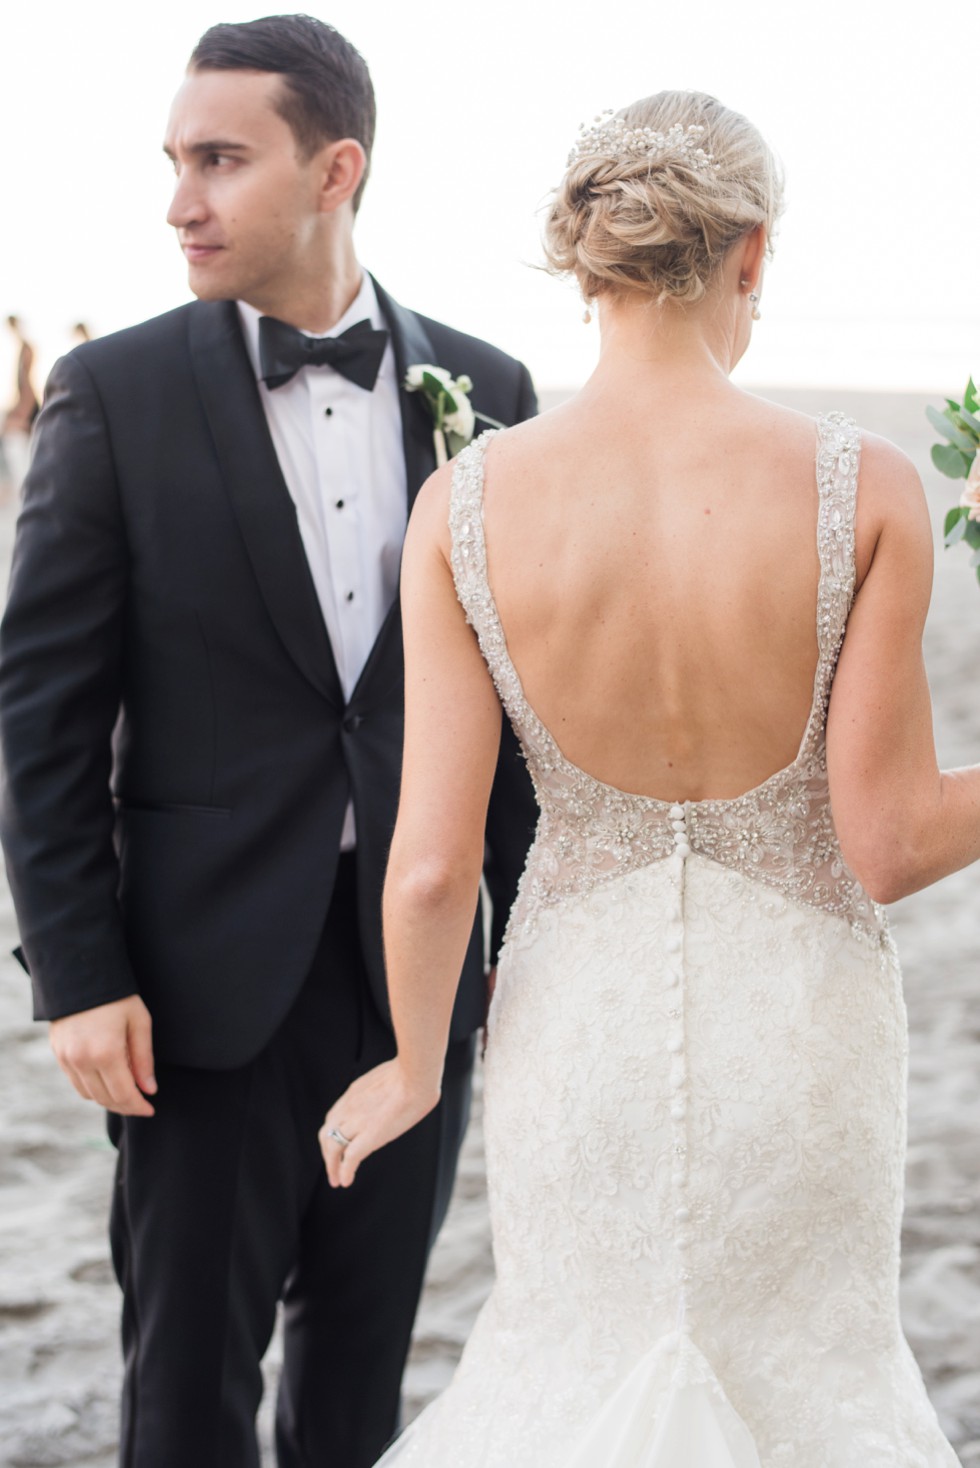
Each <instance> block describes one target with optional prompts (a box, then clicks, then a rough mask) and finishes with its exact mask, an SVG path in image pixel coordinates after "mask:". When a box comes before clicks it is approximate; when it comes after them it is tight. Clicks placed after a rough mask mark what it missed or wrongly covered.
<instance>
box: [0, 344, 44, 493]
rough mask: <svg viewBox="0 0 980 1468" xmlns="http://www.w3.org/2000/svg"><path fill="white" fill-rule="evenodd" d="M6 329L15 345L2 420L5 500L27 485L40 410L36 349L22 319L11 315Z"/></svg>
mask: <svg viewBox="0 0 980 1468" xmlns="http://www.w3.org/2000/svg"><path fill="white" fill-rule="evenodd" d="M7 326H8V329H9V330H10V332H11V333H12V335H13V337H14V341H15V342H16V353H17V356H16V368H15V373H14V390H13V396H12V400H11V404H10V407H9V408H8V409H7V411H6V413H5V414H4V418H3V432H2V440H3V464H2V465H0V474H4V475H5V482H4V497H9V496H10V495H16V494H18V493H19V491H20V487H21V485H22V484H23V482H24V475H25V474H26V473H27V465H28V463H29V462H30V445H31V429H32V428H33V426H34V420H35V418H36V417H37V415H38V412H39V411H40V402H39V400H38V395H37V392H36V391H35V388H34V380H33V377H34V348H33V346H32V345H31V343H30V342H29V341H28V339H27V337H26V335H25V333H24V327H23V324H22V322H21V320H20V317H19V316H8V317H7Z"/></svg>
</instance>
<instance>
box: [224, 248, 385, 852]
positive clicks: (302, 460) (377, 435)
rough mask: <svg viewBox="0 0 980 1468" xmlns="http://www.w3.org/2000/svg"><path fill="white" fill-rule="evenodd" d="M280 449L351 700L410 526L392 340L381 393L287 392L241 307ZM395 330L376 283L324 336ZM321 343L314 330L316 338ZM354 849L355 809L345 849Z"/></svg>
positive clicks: (326, 384) (307, 383)
mask: <svg viewBox="0 0 980 1468" xmlns="http://www.w3.org/2000/svg"><path fill="white" fill-rule="evenodd" d="M238 310H239V314H240V316H241V322H242V329H243V331H244V334H245V344H246V347H247V349H248V354H249V357H250V358H251V362H252V366H253V368H254V371H255V375H256V378H257V379H258V387H259V396H260V398H261V399H262V406H263V408H264V409H265V416H266V421H267V422H268V424H269V432H270V433H271V435H272V443H273V446H274V448H275V451H276V456H277V457H278V459H279V465H280V468H281V469H282V473H283V478H284V479H285V481H286V488H287V489H288V490H289V493H290V495H291V497H292V500H293V503H294V504H295V506H296V514H297V518H298V521H299V529H300V535H301V536H302V539H303V548H304V550H305V551H306V559H307V561H308V562H309V566H310V573H311V575H312V577H313V585H314V586H315V588H316V594H317V598H318V600H319V602H320V609H321V611H322V613H323V620H324V622H325V623H326V628H327V633H328V635H329V637H330V643H331V646H332V648H333V654H334V659H335V661H336V664H337V672H338V674H339V677H340V683H341V687H342V688H343V691H344V697H345V698H346V699H348V700H349V699H350V696H351V694H352V693H353V691H354V688H355V686H356V684H357V680H358V677H359V676H360V673H361V670H362V668H363V667H364V664H365V663H366V662H367V659H368V655H369V654H370V652H371V649H372V647H373V646H374V643H375V640H376V638H377V636H378V633H379V632H380V630H381V625H382V623H383V622H384V619H385V616H386V614H387V612H388V609H389V607H390V606H391V604H392V602H393V601H394V599H395V597H396V595H397V593H398V570H399V565H400V562H401V553H402V543H403V541H404V539H405V527H406V523H407V519H408V498H407V495H408V489H407V483H406V478H405V450H404V445H403V442H402V421H401V407H400V404H399V398H398V380H397V375H396V368H395V354H394V350H393V349H392V345H391V342H390V341H389V343H388V345H387V347H386V348H385V354H384V357H383V358H382V361H381V370H380V372H379V373H378V380H377V383H376V384H375V387H374V391H373V392H366V391H365V390H364V388H362V387H358V386H357V384H356V383H353V382H349V381H348V380H347V378H346V377H343V376H342V375H341V374H340V373H339V372H337V371H336V370H335V369H334V368H333V367H330V366H324V367H303V368H301V369H300V371H299V372H297V374H296V376H295V377H293V378H291V380H290V381H289V382H287V383H285V384H284V385H283V386H282V387H277V388H275V389H274V390H270V389H269V388H268V387H266V385H265V383H264V382H263V381H262V380H261V367H260V364H259V320H260V313H259V312H258V311H256V309H255V307H254V306H249V305H248V304H247V303H246V302H245V301H239V302H238ZM364 320H368V321H370V323H371V325H372V326H373V327H376V328H380V329H382V330H387V325H388V324H387V322H386V321H385V319H384V317H383V316H382V314H381V308H380V307H379V305H378V298H377V295H376V294H375V290H374V285H373V282H372V281H371V278H370V276H369V275H368V274H367V273H366V272H365V274H364V277H363V280H362V282H361V289H360V290H359V292H358V294H357V297H356V299H355V300H354V303H353V304H352V305H351V307H350V308H349V310H347V311H346V312H345V313H344V315H343V316H342V317H341V319H340V320H339V321H338V322H337V324H336V325H335V326H334V327H333V328H332V329H331V330H330V331H328V332H323V333H320V335H322V336H339V335H340V334H341V332H343V331H346V330H347V328H348V327H349V326H353V325H354V323H355V322H358V321H364ZM306 335H308V336H314V335H315V333H313V332H307V333H306ZM353 845H354V815H353V810H352V809H351V807H350V806H348V809H347V817H346V820H345V823H344V833H343V836H342V838H341V849H342V850H349V849H350V848H351V847H353Z"/></svg>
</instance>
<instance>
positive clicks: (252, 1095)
mask: <svg viewBox="0 0 980 1468" xmlns="http://www.w3.org/2000/svg"><path fill="white" fill-rule="evenodd" d="M355 899H356V890H355V878H354V863H353V859H352V858H348V857H344V858H342V859H341V872H340V874H339V876H338V881H337V888H336V891H335V895H334V899H333V902H332V904H331V909H330V913H329V915H328V918H327V921H326V924H325V927H324V932H323V936H322V939H321V942H320V946H319V949H318V952H317V955H316V959H315V961H314V963H313V966H312V968H311V971H310V974H309V977H308V979H307V981H306V983H305V985H304V988H303V990H302V991H301V993H300V995H299V997H298V999H297V1001H296V1003H295V1005H294V1006H293V1008H292V1010H291V1011H290V1013H289V1016H288V1017H287V1019H286V1021H285V1022H284V1024H283V1025H282V1027H281V1029H280V1030H279V1031H278V1033H277V1034H276V1035H275V1037H274V1038H273V1039H272V1041H271V1042H270V1043H269V1045H268V1046H267V1047H266V1049H265V1050H264V1051H263V1052H262V1053H261V1054H260V1055H259V1056H258V1058H257V1059H255V1060H254V1061H252V1062H251V1063H250V1064H249V1065H246V1066H242V1067H241V1068H239V1069H236V1070H232V1071H202V1070H191V1069H187V1068H181V1067H176V1066H166V1065H160V1066H158V1067H157V1080H158V1082H159V1093H158V1095H157V1097H156V1098H154V1104H155V1106H156V1115H155V1116H154V1117H152V1118H135V1117H119V1116H114V1115H111V1116H110V1117H109V1132H110V1136H111V1137H112V1140H113V1141H114V1143H115V1144H116V1146H117V1148H118V1151H119V1158H118V1166H117V1173H116V1186H115V1192H114V1198H113V1207H112V1218H111V1223H110V1237H111V1242H112V1254H113V1263H114V1265H115V1270H116V1275H117V1278H118V1280H119V1283H120V1285H121V1287H122V1290H123V1321H122V1339H123V1351H124V1356H125V1380H124V1391H123V1410H122V1434H121V1445H120V1465H121V1468H258V1464H259V1454H258V1447H257V1443H256V1435H255V1415H256V1412H257V1410H258V1406H259V1401H260V1398H261V1391H262V1377H261V1372H260V1362H261V1359H262V1356H263V1354H264V1352H265V1349H266V1347H267V1345H268V1342H269V1338H270V1336H271V1333H272V1329H273V1324H274V1321H275V1312H276V1305H277V1302H278V1301H279V1300H280V1299H281V1300H282V1301H283V1302H284V1308H285V1317H284V1319H285V1359H284V1366H283V1373H282V1378H281V1383H280V1390H279V1399H278V1404H277V1415H276V1447H277V1457H278V1463H279V1468H370V1465H371V1464H373V1463H374V1462H375V1460H376V1459H377V1458H378V1457H379V1456H380V1454H381V1452H382V1450H383V1448H384V1446H385V1445H386V1443H387V1442H388V1441H389V1440H390V1438H391V1437H392V1436H393V1435H394V1433H395V1431H396V1428H397V1423H398V1404H399V1390H400V1383H401V1376H402V1371H403V1369H404V1364H405V1358H406V1355H407V1352H408V1346H409V1341H410V1336H411V1329H412V1323H413V1320H414V1316H415V1311H416V1307H417V1304H418V1298H419V1294H420V1292H421V1288H422V1280H423V1274H424V1271H425V1264H426V1259H427V1256H428V1252H429V1248H430V1246H431V1243H432V1241H433V1240H434V1238H435V1235H436V1233H437V1231H438V1229H439V1226H440V1225H441V1223H442V1219H443V1217H444V1215H445V1210H446V1207H447V1204H448V1201H449V1193H450V1190H451V1188H452V1180H453V1174H454V1171H455V1167H456V1160H457V1156H458V1152H459V1146H460V1143H461V1141H462V1137H463V1132H464V1131H465V1128H466V1121H467V1118H468V1114H469V1098H470V1078H471V1073H472V1060H473V1045H472V1043H471V1042H470V1041H464V1042H461V1043H459V1044H456V1045H453V1046H452V1047H451V1049H450V1054H449V1056H448V1058H447V1064H446V1077H445V1083H444V1087H443V1096H442V1100H441V1102H440V1104H439V1106H438V1107H437V1108H436V1110H435V1111H434V1112H432V1113H431V1114H430V1115H429V1116H428V1117H426V1118H425V1119H424V1120H423V1121H422V1122H420V1123H419V1125H418V1126H416V1127H414V1128H413V1129H412V1131H411V1132H409V1133H408V1134H407V1135H406V1136H404V1137H402V1138H400V1139H399V1140H398V1141H397V1142H395V1143H393V1144H392V1145H391V1146H389V1147H386V1148H384V1149H383V1150H382V1151H381V1152H379V1153H377V1154H376V1155H375V1156H373V1157H371V1158H369V1159H368V1161H367V1162H366V1163H364V1164H363V1165H362V1167H361V1169H360V1171H359V1173H358V1177H357V1181H356V1183H355V1184H354V1186H353V1187H352V1188H349V1189H340V1190H337V1191H334V1190H332V1189H331V1188H330V1187H329V1186H328V1184H327V1180H326V1174H325V1171H324V1168H323V1163H322V1159H321V1157H320V1151H319V1145H318V1142H317V1130H318V1128H319V1126H320V1125H321V1123H322V1120H323V1116H324V1113H325V1112H326V1110H327V1107H328V1106H329V1105H330V1104H331V1103H332V1102H333V1101H334V1100H336V1098H337V1096H338V1095H340V1093H341V1092H342V1091H343V1090H344V1089H345V1087H346V1086H347V1085H348V1084H349V1082H350V1081H351V1080H352V1079H353V1078H354V1076H355V1075H358V1074H360V1073H361V1072H362V1071H364V1070H366V1069H368V1068H369V1067H370V1066H372V1065H375V1064H377V1063H378V1062H379V1061H381V1060H383V1059H387V1058H388V1057H389V1056H390V1055H391V1054H392V1053H393V1050H394V1045H393V1041H392V1040H391V1037H390V1034H389V1033H388V1031H387V1029H386V1027H385V1026H384V1025H383V1024H382V1022H381V1020H380V1018H379V1017H378V1015H377V1013H376V1011H375V1010H374V1007H373V1005H372V1003H371V1000H370V998H369V994H368V988H367V982H366V975H365V973H364V969H363V962H362V959H361V955H360V946H359V941H358V935H357V923H356V900H355Z"/></svg>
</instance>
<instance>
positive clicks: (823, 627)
mask: <svg viewBox="0 0 980 1468" xmlns="http://www.w3.org/2000/svg"><path fill="white" fill-rule="evenodd" d="M817 438H818V442H817V493H818V496H819V508H818V511H817V553H818V555H819V558H820V583H819V587H818V590H817V648H818V654H819V655H818V659H817V671H816V676H815V678H814V690H813V710H812V714H811V725H810V728H809V729H808V731H807V735H808V737H807V740H806V741H805V742H806V743H807V744H809V743H810V739H811V736H812V737H813V738H814V739H816V738H818V737H822V735H823V730H824V724H825V722H826V716H827V705H828V702H829V699H830V687H831V684H832V683H833V680H834V672H835V671H836V668H837V658H838V656H839V654H840V648H841V643H842V641H843V640H844V629H845V627H846V626H847V618H848V615H849V613H850V610H851V602H852V601H853V599H854V583H855V580H856V563H855V555H854V520H855V513H856V509H857V486H858V471H859V469H860V462H861V434H860V430H859V429H858V426H857V424H856V423H855V422H854V419H853V418H848V417H847V416H846V415H845V414H844V413H838V412H833V413H824V414H822V415H821V416H820V417H819V418H818V419H817Z"/></svg>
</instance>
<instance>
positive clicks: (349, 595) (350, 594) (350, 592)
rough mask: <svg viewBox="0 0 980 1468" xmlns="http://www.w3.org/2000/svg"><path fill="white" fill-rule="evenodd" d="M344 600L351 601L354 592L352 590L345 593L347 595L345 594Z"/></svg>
mask: <svg viewBox="0 0 980 1468" xmlns="http://www.w3.org/2000/svg"><path fill="white" fill-rule="evenodd" d="M345 600H346V601H353V600H354V593H353V592H352V591H349V592H348V593H347V596H346V598H345Z"/></svg>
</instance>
